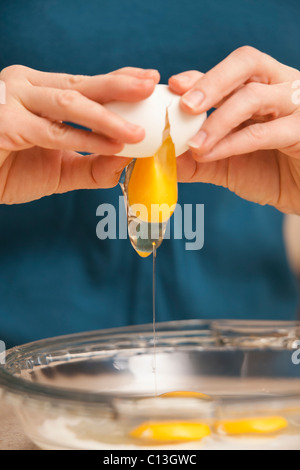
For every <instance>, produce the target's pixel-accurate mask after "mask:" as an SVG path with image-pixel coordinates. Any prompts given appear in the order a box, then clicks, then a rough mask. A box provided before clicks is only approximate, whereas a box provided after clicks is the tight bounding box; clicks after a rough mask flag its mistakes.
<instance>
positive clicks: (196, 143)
mask: <svg viewBox="0 0 300 470" xmlns="http://www.w3.org/2000/svg"><path fill="white" fill-rule="evenodd" d="M206 138H207V134H206V132H204V131H199V132H198V134H196V135H195V136H194V137H193V138H192V139H191V140H189V141H188V146H189V147H192V148H193V149H199V148H200V147H201V146H202V145H203V144H204V142H205V139H206Z"/></svg>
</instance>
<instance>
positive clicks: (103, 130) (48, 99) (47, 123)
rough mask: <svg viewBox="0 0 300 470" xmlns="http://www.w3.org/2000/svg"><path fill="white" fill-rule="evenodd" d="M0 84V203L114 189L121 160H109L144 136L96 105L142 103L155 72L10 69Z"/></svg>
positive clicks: (155, 80) (124, 160)
mask: <svg viewBox="0 0 300 470" xmlns="http://www.w3.org/2000/svg"><path fill="white" fill-rule="evenodd" d="M0 81H1V82H2V83H1V82H0V83H1V85H2V89H3V88H4V89H5V91H6V92H5V95H6V99H5V104H4V103H3V104H0V203H2V204H17V203H24V202H28V201H32V200H34V199H39V198H41V197H43V196H47V195H50V194H54V193H63V192H67V191H71V190H75V189H96V188H108V187H112V186H115V185H116V184H117V183H118V180H119V176H120V174H121V172H122V170H123V168H124V167H125V166H126V165H127V164H128V159H127V158H121V157H113V156H112V155H114V154H116V153H118V152H120V151H121V150H122V148H123V145H124V144H125V143H136V142H139V141H141V140H142V139H143V138H144V135H145V133H144V130H143V129H142V128H141V127H138V126H136V125H133V124H131V123H129V122H126V121H125V120H124V119H123V118H121V117H120V116H118V115H116V114H114V113H112V112H111V111H109V110H107V109H106V108H104V107H103V106H102V104H104V103H107V102H109V101H113V100H120V101H139V100H142V99H145V98H147V97H148V96H150V95H151V93H152V92H153V90H154V87H155V85H156V84H157V83H158V81H159V73H158V72H157V71H156V70H144V69H138V68H131V67H127V68H123V69H119V70H116V71H114V72H111V73H108V74H105V75H96V76H81V75H68V74H60V73H47V72H40V71H37V70H33V69H30V68H28V67H24V66H20V65H13V66H10V67H7V68H5V69H3V70H2V72H1V73H0ZM0 103H1V102H0ZM67 122H72V123H74V124H77V125H79V126H82V127H84V128H87V129H91V131H89V130H85V129H78V128H74V127H73V126H70V125H68V124H66V123H67ZM78 152H85V153H89V155H85V156H83V155H81V154H80V153H78Z"/></svg>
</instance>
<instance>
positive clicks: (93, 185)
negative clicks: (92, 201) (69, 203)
mask: <svg viewBox="0 0 300 470" xmlns="http://www.w3.org/2000/svg"><path fill="white" fill-rule="evenodd" d="M128 163H130V159H128V158H122V157H114V156H112V155H109V156H104V155H85V156H82V155H79V154H77V153H75V152H68V151H66V152H64V153H63V154H62V160H61V173H60V180H59V184H58V186H57V189H56V193H65V192H68V191H73V190H76V189H97V188H112V187H113V186H116V184H117V183H118V181H119V179H120V176H121V173H122V171H123V169H124V167H125V166H126V165H128Z"/></svg>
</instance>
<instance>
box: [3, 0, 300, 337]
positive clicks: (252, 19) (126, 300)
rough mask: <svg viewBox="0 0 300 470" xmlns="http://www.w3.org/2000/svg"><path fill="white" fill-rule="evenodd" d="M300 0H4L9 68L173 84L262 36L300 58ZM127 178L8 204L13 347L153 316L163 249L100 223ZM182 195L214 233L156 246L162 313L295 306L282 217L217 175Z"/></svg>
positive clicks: (6, 319) (6, 278) (270, 47)
mask: <svg viewBox="0 0 300 470" xmlns="http://www.w3.org/2000/svg"><path fill="white" fill-rule="evenodd" d="M299 10H300V7H299V1H298V0H289V1H288V2H282V0H264V1H263V2H262V1H261V0H244V1H242V2H241V1H234V0H227V1H226V2H224V0H214V1H212V0H188V1H186V2H180V1H178V0H175V1H174V0H151V1H149V2H146V1H143V2H142V1H140V0H123V1H122V0H119V1H117V0H101V1H99V0H89V1H88V2H87V1H83V0H64V1H63V2H61V1H58V0H43V1H40V2H37V1H34V0H28V1H26V2H21V1H15V2H2V3H1V7H0V44H1V54H0V69H2V68H3V67H6V66H8V65H11V64H15V63H19V64H23V65H27V66H29V67H32V68H35V69H39V70H44V71H51V72H68V73H74V74H77V73H78V74H99V73H106V72H109V71H112V70H114V69H117V68H120V67H123V66H128V65H131V66H138V67H147V68H157V69H159V71H160V73H161V77H162V80H161V81H162V83H167V80H168V77H169V76H171V75H172V74H174V73H178V72H181V71H184V70H188V69H198V70H201V71H204V72H205V71H207V70H208V69H210V68H211V67H212V66H214V65H215V64H216V63H218V62H219V61H220V60H222V59H223V58H224V57H225V56H226V55H228V54H229V53H230V52H231V51H232V50H233V49H235V48H237V47H239V46H242V45H245V44H249V45H252V46H254V47H257V48H258V49H260V50H262V51H264V52H267V53H269V54H270V55H272V56H274V57H275V58H276V59H278V60H279V61H281V62H284V63H286V64H288V65H290V66H293V67H296V68H297V67H298V66H299V65H298V64H299V62H298V59H299V44H300V28H299V22H298V18H299ZM120 195H121V190H120V188H119V187H116V188H114V189H109V190H101V189H99V190H93V191H91V190H82V191H75V192H73V193H69V194H64V195H54V196H51V197H45V198H43V199H41V200H39V201H35V202H32V203H29V204H23V205H15V206H4V205H2V206H0V259H1V263H0V298H1V302H0V339H2V340H4V341H5V342H6V343H7V345H8V346H12V345H15V344H20V343H24V342H27V341H31V340H35V339H39V338H44V337H50V336H55V335H60V334H68V333H72V332H78V331H85V330H92V329H101V328H108V327H114V326H122V325H128V324H138V323H148V322H151V321H152V259H151V258H147V259H141V258H140V257H139V256H138V255H137V254H136V253H135V252H134V250H133V248H132V247H131V245H130V242H129V240H118V239H116V240H109V239H107V240H103V241H100V240H99V239H98V238H97V236H96V225H97V223H98V222H99V217H97V216H96V210H97V207H98V206H99V205H100V204H102V203H111V204H114V205H115V207H116V208H118V203H119V196H120ZM179 202H180V203H182V204H188V203H189V204H193V205H195V204H204V207H205V245H204V247H203V249H202V250H199V251H187V250H185V241H184V240H174V239H172V238H171V239H170V240H165V241H164V242H163V244H162V246H161V247H160V248H159V250H158V256H157V312H156V317H157V321H166V320H177V319H193V318H241V319H242V318H243V319H244V318H248V319H286V320H291V319H294V318H295V316H296V311H297V305H298V290H297V285H296V281H295V279H294V277H293V275H292V273H291V271H290V269H289V266H288V262H287V258H286V253H285V246H284V241H283V235H282V222H283V216H282V214H280V213H279V212H278V211H276V210H275V209H273V208H271V207H261V206H259V205H257V204H253V203H251V202H247V201H244V200H242V199H240V198H239V197H237V196H236V195H234V194H233V193H231V192H229V191H228V190H226V189H224V188H220V187H215V186H212V185H209V184H200V183H199V184H180V185H179Z"/></svg>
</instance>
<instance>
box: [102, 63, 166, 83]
mask: <svg viewBox="0 0 300 470" xmlns="http://www.w3.org/2000/svg"><path fill="white" fill-rule="evenodd" d="M110 74H111V75H129V76H131V77H136V78H141V79H145V78H149V79H152V80H154V81H156V82H157V83H158V82H159V80H160V73H159V71H158V70H156V69H141V68H138V67H123V68H121V69H118V70H114V71H113V72H110Z"/></svg>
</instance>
